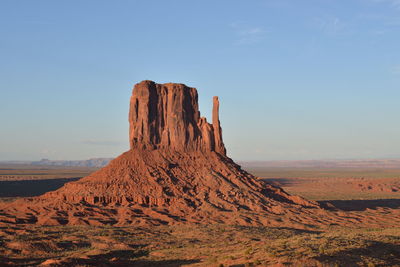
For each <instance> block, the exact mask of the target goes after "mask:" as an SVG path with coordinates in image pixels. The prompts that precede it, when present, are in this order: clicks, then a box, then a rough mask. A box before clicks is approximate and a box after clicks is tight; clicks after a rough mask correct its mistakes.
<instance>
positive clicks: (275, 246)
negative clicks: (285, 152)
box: [0, 165, 400, 266]
mask: <svg viewBox="0 0 400 267" xmlns="http://www.w3.org/2000/svg"><path fill="white" fill-rule="evenodd" d="M246 169H247V170H248V171H250V172H251V173H253V174H254V175H256V176H258V177H260V179H267V180H268V181H270V182H271V183H274V184H277V185H279V186H281V187H283V188H284V189H285V190H286V191H288V192H289V193H292V194H297V195H301V196H303V197H306V198H309V199H312V200H316V201H320V202H321V203H324V204H325V205H326V206H328V207H330V208H332V209H337V210H342V211H343V212H346V211H359V212H364V211H371V210H375V209H381V210H382V209H383V210H385V209H386V210H391V209H400V170H399V169H371V168H369V169H368V168H367V169H356V168H340V169H323V168H263V167H257V168H256V167H253V168H246ZM93 170H94V169H89V168H60V167H45V166H28V165H26V166H23V165H0V201H12V200H13V199H16V198H20V197H30V196H35V195H40V194H42V193H44V192H47V191H51V190H55V189H57V188H59V187H61V186H62V185H63V184H64V183H65V182H68V181H71V180H76V179H79V178H80V177H83V176H86V175H87V174H89V173H91V172H93ZM371 214H373V213H371ZM378 219H379V218H378ZM40 264H42V265H47V266H400V225H399V226H398V227H392V228H365V227H362V226H360V227H354V228H344V227H340V226H330V227H328V228H323V229H322V228H319V227H315V229H313V230H307V231H305V230H299V229H293V228H271V227H243V226H230V225H216V224H214V225H184V226H182V225H179V226H178V225H175V226H159V227H154V228H146V227H112V226H101V227H100V226H41V227H40V226H18V225H13V226H4V227H0V266H36V265H40Z"/></svg>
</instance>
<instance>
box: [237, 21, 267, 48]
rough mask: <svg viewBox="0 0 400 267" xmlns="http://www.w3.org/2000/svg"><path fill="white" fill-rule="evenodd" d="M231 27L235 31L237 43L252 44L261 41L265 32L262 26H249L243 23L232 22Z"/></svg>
mask: <svg viewBox="0 0 400 267" xmlns="http://www.w3.org/2000/svg"><path fill="white" fill-rule="evenodd" d="M230 26H231V28H233V30H234V31H235V35H236V40H235V44H237V45H246V44H254V43H257V42H259V41H261V40H262V39H263V37H264V35H265V33H266V31H265V30H264V29H263V28H262V27H254V26H252V27H249V26H246V25H244V24H243V23H232V24H231V25H230Z"/></svg>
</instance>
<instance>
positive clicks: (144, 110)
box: [0, 81, 323, 225]
mask: <svg viewBox="0 0 400 267" xmlns="http://www.w3.org/2000/svg"><path fill="white" fill-rule="evenodd" d="M218 109H219V101H218V98H217V97H214V108H213V118H212V124H210V123H208V122H207V120H206V118H204V117H200V112H199V110H198V96H197V91H196V89H195V88H190V87H187V86H185V85H183V84H173V83H168V84H156V83H154V82H151V81H143V82H141V83H139V84H136V85H135V87H134V89H133V93H132V97H131V101H130V113H129V123H130V134H129V136H130V140H129V141H130V146H131V149H130V150H129V151H127V152H125V153H123V154H122V155H120V156H119V157H118V158H116V159H114V160H113V161H111V162H110V164H109V165H108V166H106V167H104V168H103V169H101V170H99V171H97V172H95V173H93V174H91V175H90V176H87V177H85V178H82V179H81V180H78V181H76V182H71V183H67V184H66V185H65V186H63V187H62V188H60V189H59V190H57V191H54V192H49V193H46V194H44V195H42V196H40V197H36V198H32V199H30V200H18V201H16V202H13V203H9V204H5V205H3V206H0V222H3V223H36V224H44V225H57V224H70V225H75V224H90V225H97V224H116V225H129V224H152V225H153V224H174V223H183V222H195V223H210V222H211V223H212V222H216V223H233V224H254V225H280V224H281V221H282V218H281V215H282V214H285V215H286V216H287V217H290V220H291V221H292V222H294V223H299V224H302V223H306V222H307V220H308V219H307V218H305V219H304V218H302V217H303V215H304V216H306V217H307V216H318V215H317V213H321V212H323V211H322V210H321V209H319V206H318V205H317V204H316V203H314V202H311V201H307V200H305V199H303V198H300V197H298V196H291V195H289V194H287V193H286V192H284V191H283V190H282V189H280V188H279V187H276V186H273V185H271V184H268V183H266V182H264V181H261V180H258V179H256V178H255V177H254V176H253V175H251V174H249V173H247V172H246V171H244V170H242V169H241V168H240V166H239V165H237V164H235V163H234V162H233V161H232V160H231V159H230V158H229V157H227V155H226V149H225V146H224V143H223V140H222V130H221V127H220V122H219V110H218ZM294 215H295V216H294Z"/></svg>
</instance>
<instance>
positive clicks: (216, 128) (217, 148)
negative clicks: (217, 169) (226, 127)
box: [212, 96, 226, 155]
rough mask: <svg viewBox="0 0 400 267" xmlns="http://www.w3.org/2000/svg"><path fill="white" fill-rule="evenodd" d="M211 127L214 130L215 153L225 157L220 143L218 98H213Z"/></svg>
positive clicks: (223, 147) (224, 151)
mask: <svg viewBox="0 0 400 267" xmlns="http://www.w3.org/2000/svg"><path fill="white" fill-rule="evenodd" d="M212 125H213V128H214V140H215V152H218V153H220V154H223V155H226V149H225V145H224V142H223V141H222V129H221V125H220V122H219V100H218V96H214V98H213V113H212Z"/></svg>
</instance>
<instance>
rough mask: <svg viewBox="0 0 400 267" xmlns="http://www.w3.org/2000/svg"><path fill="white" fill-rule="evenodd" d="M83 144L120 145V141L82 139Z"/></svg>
mask: <svg viewBox="0 0 400 267" xmlns="http://www.w3.org/2000/svg"><path fill="white" fill-rule="evenodd" d="M82 144H84V145H95V146H120V145H121V144H122V142H118V141H109V140H84V141H82Z"/></svg>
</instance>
